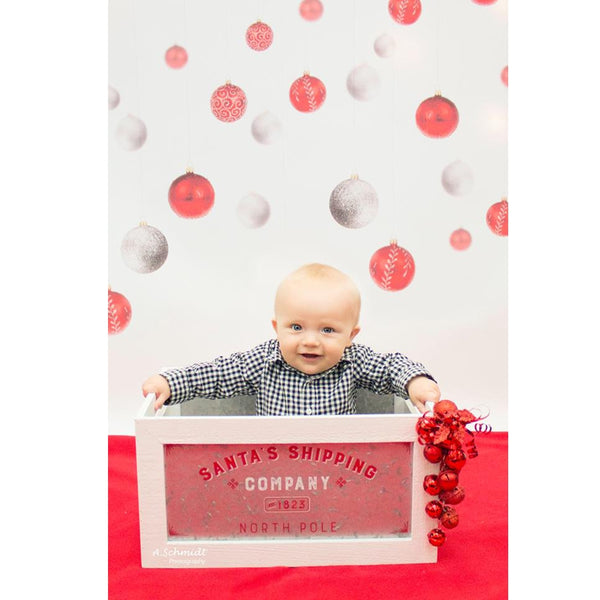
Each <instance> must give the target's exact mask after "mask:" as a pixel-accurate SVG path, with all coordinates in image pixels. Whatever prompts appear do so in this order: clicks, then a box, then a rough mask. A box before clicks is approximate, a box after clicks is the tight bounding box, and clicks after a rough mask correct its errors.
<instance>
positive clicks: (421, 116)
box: [415, 93, 458, 138]
mask: <svg viewBox="0 0 600 600" xmlns="http://www.w3.org/2000/svg"><path fill="white" fill-rule="evenodd" d="M415 117H416V120H417V127H418V128H419V129H420V130H421V131H422V132H423V133H424V134H425V135H426V136H428V137H433V138H443V137H448V136H449V135H450V134H451V133H453V132H454V130H455V129H456V127H457V126H458V109H457V108H456V106H455V104H454V102H452V101H451V100H448V98H444V97H443V96H442V95H441V94H439V93H436V95H435V96H432V97H431V98H427V99H426V100H423V102H421V104H419V107H418V108H417V113H416V115H415Z"/></svg>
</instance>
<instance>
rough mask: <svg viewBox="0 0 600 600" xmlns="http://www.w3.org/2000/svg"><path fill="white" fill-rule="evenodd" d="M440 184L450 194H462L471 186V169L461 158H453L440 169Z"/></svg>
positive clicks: (469, 189)
mask: <svg viewBox="0 0 600 600" xmlns="http://www.w3.org/2000/svg"><path fill="white" fill-rule="evenodd" d="M442 186H443V187H444V189H445V190H446V191H447V192H448V193H449V194H451V195H452V196H464V195H465V194H468V193H469V192H470V191H471V188H472V187H473V171H472V170H471V167H469V165H467V164H466V163H464V162H463V161H462V160H455V161H454V162H453V163H450V164H449V165H448V166H447V167H446V168H445V169H444V170H443V171H442Z"/></svg>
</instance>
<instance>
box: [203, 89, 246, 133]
mask: <svg viewBox="0 0 600 600" xmlns="http://www.w3.org/2000/svg"><path fill="white" fill-rule="evenodd" d="M246 104H247V100H246V94H244V92H243V90H242V89H241V88H239V87H238V86H237V85H233V84H232V83H230V82H229V81H228V82H227V83H225V85H222V86H221V87H218V88H217V89H216V90H215V91H214V92H213V94H212V96H211V98H210V109H211V110H212V113H213V115H215V117H217V119H219V121H223V122H225V123H232V122H233V121H237V120H238V119H241V118H242V116H243V115H244V113H245V112H246Z"/></svg>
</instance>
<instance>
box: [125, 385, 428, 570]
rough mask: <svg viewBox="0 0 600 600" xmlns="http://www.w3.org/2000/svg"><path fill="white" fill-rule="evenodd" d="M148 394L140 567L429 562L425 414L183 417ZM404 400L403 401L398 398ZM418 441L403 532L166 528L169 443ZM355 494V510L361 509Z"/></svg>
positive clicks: (140, 432) (140, 428) (139, 442)
mask: <svg viewBox="0 0 600 600" xmlns="http://www.w3.org/2000/svg"><path fill="white" fill-rule="evenodd" d="M153 402H154V398H153V396H152V395H149V396H148V397H147V398H146V399H145V401H144V404H143V406H142V408H141V410H140V413H139V416H138V417H137V418H136V421H135V428H136V453H137V475H138V490H139V509H140V536H141V551H142V566H143V567H150V568H207V567H268V566H303V565H357V564H365V565H366V564H401V563H431V562H436V561H437V549H436V548H435V547H433V546H432V545H430V544H429V542H428V540H427V532H428V531H429V530H430V529H432V527H434V526H435V522H434V521H433V520H432V519H431V518H429V517H428V516H427V515H426V514H425V510H424V508H425V504H426V503H427V502H428V501H429V500H431V497H430V496H428V495H427V494H426V493H425V491H424V490H423V485H422V482H423V478H424V476H425V475H426V474H427V473H430V472H432V466H433V465H431V464H430V463H428V462H427V461H426V460H425V458H424V457H423V454H422V452H421V447H420V446H419V445H418V443H417V436H416V432H415V424H416V421H417V419H418V418H419V413H418V412H416V411H415V410H414V408H412V405H411V404H410V403H407V405H408V406H410V407H411V412H408V413H404V414H384V415H373V414H371V415H347V416H346V415H344V416H334V415H331V416H311V417H303V416H293V417H259V416H227V417H220V416H209V417H205V416H180V410H179V407H178V406H173V407H163V408H162V409H161V410H160V411H159V412H158V413H156V414H154V410H153V407H152V405H153ZM400 402H403V401H400ZM386 442H409V443H410V444H412V455H411V456H412V458H411V460H412V465H411V466H412V485H411V486H410V489H411V496H412V497H411V504H410V511H411V520H410V523H411V524H410V532H409V533H408V534H406V535H403V536H402V537H368V536H362V537H356V538H355V537H344V538H341V537H311V538H309V539H303V538H297V537H289V538H272V539H265V538H260V539H239V538H237V537H235V538H234V537H232V538H231V539H173V537H170V536H169V535H168V531H167V509H166V489H165V451H164V447H165V445H177V444H186V445H187V444H192V445H213V444H263V445H264V444H346V443H347V444H352V443H369V444H378V443H386ZM362 508H363V507H362V505H361V499H360V498H356V503H355V509H356V511H360V510H362Z"/></svg>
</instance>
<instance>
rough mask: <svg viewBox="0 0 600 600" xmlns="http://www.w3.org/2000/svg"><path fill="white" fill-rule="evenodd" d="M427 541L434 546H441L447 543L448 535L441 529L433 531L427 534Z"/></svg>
mask: <svg viewBox="0 0 600 600" xmlns="http://www.w3.org/2000/svg"><path fill="white" fill-rule="evenodd" d="M427 539H428V540H429V543H430V544H431V545H432V546H438V547H439V546H441V545H442V544H443V543H444V542H445V541H446V534H445V533H444V532H443V531H442V530H441V529H432V530H431V531H430V532H429V533H428V534H427Z"/></svg>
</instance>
